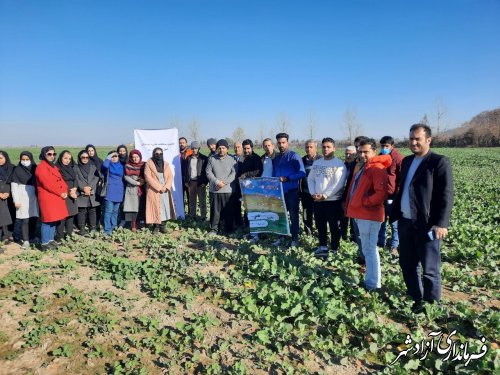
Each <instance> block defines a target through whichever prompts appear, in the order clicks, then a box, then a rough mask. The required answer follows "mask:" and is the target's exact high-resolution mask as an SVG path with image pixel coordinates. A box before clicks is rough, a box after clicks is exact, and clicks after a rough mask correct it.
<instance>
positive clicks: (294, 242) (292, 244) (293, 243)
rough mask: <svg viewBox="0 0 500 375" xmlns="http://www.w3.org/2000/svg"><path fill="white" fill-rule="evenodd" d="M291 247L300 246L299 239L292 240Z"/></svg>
mask: <svg viewBox="0 0 500 375" xmlns="http://www.w3.org/2000/svg"><path fill="white" fill-rule="evenodd" d="M289 247H299V241H297V240H292V242H290V246H289Z"/></svg>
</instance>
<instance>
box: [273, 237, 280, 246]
mask: <svg viewBox="0 0 500 375" xmlns="http://www.w3.org/2000/svg"><path fill="white" fill-rule="evenodd" d="M280 245H281V237H280V238H278V239H277V240H276V241H274V242H273V243H271V246H280Z"/></svg>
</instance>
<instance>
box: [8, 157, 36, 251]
mask: <svg viewBox="0 0 500 375" xmlns="http://www.w3.org/2000/svg"><path fill="white" fill-rule="evenodd" d="M35 170H36V164H35V160H34V159H33V154H32V153H31V152H29V151H23V152H21V155H20V161H19V164H18V165H17V166H16V167H15V168H14V173H12V182H11V184H10V186H11V189H12V199H13V200H14V206H15V207H16V219H17V220H19V221H20V222H21V233H22V241H23V244H22V245H21V249H28V248H29V247H30V241H34V239H35V234H36V224H37V221H38V215H39V213H38V212H39V209H38V200H37V197H36V187H35V181H36V179H35Z"/></svg>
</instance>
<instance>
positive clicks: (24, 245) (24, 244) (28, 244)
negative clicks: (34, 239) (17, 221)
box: [21, 241, 30, 250]
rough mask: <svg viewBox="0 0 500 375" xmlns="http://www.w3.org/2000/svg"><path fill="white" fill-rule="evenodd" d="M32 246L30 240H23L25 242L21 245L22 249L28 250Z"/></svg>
mask: <svg viewBox="0 0 500 375" xmlns="http://www.w3.org/2000/svg"><path fill="white" fill-rule="evenodd" d="M29 248H30V242H29V241H23V244H22V245H21V249H22V250H27V249H29Z"/></svg>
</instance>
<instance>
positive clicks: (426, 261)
mask: <svg viewBox="0 0 500 375" xmlns="http://www.w3.org/2000/svg"><path fill="white" fill-rule="evenodd" d="M399 230H400V232H401V246H400V250H399V265H400V266H401V270H402V271H403V278H404V280H405V284H406V288H407V291H408V294H409V295H410V297H411V298H412V299H413V300H414V301H418V302H420V301H422V299H423V300H424V301H427V302H433V301H438V302H439V301H440V300H441V250H440V247H441V240H433V241H431V240H430V239H429V238H428V237H427V232H426V231H424V230H417V229H416V228H415V227H414V226H413V224H412V221H411V220H409V219H405V218H401V219H400V220H399Z"/></svg>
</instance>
